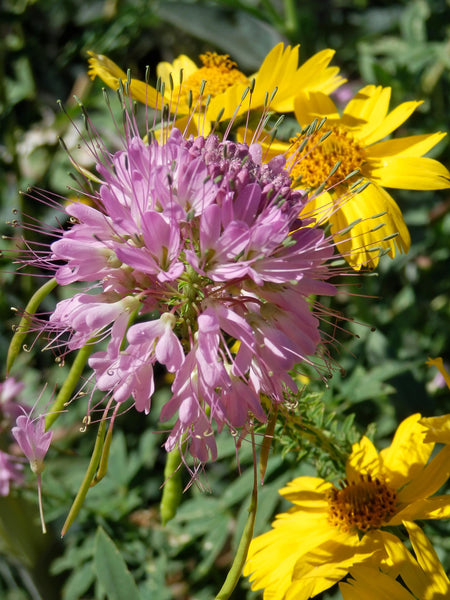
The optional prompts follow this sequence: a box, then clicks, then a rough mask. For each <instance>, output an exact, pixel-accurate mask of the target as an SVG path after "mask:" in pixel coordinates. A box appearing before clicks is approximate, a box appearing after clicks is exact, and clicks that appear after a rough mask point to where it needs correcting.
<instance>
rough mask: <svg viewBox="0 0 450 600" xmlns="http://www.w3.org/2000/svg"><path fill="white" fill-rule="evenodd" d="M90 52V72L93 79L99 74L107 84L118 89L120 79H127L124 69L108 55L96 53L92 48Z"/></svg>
mask: <svg viewBox="0 0 450 600" xmlns="http://www.w3.org/2000/svg"><path fill="white" fill-rule="evenodd" d="M88 54H89V56H90V58H89V59H88V64H89V69H88V74H89V77H90V78H91V79H95V78H96V77H97V76H98V77H100V79H101V80H102V81H104V82H105V83H106V85H109V87H111V88H113V89H117V85H118V83H117V81H118V79H122V81H126V80H127V74H126V73H125V71H122V69H121V68H120V67H119V66H118V65H116V63H115V62H113V61H112V60H110V59H109V58H108V57H107V56H104V55H103V54H96V53H95V52H92V51H91V50H89V51H88Z"/></svg>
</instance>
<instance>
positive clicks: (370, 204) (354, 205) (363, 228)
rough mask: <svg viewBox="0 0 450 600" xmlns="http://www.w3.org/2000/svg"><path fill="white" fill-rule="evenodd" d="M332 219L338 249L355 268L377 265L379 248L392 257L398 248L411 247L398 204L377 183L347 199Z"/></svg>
mask: <svg viewBox="0 0 450 600" xmlns="http://www.w3.org/2000/svg"><path fill="white" fill-rule="evenodd" d="M361 219H363V220H362V221H360V220H361ZM330 222H331V233H332V235H333V239H334V241H335V242H336V244H337V247H338V250H339V252H340V253H341V254H342V255H343V256H344V257H345V259H346V260H347V262H348V263H349V264H350V265H351V266H352V267H353V268H354V269H360V268H361V267H362V266H367V267H369V268H374V267H376V265H377V264H378V260H379V254H380V251H382V252H385V253H386V252H387V253H388V254H389V256H390V257H391V258H393V257H394V256H395V254H396V249H397V250H399V251H400V252H408V250H409V246H410V243H411V238H410V235H409V232H408V228H407V227H406V224H405V222H404V220H403V216H402V213H401V211H400V209H399V207H398V205H397V204H396V202H395V200H394V199H393V198H392V197H391V196H390V195H389V194H388V193H387V192H386V190H384V189H383V188H381V187H379V186H378V185H376V184H375V183H371V184H370V185H369V186H368V187H367V188H365V189H364V190H363V191H362V192H360V193H358V194H355V195H353V196H351V197H350V198H349V199H348V200H346V201H344V202H343V203H342V205H340V209H339V210H337V211H336V212H335V214H333V215H332V216H331V217H330ZM352 223H353V224H354V225H353V227H352V228H351V230H350V231H347V230H348V228H349V226H350V225H351V224H352ZM342 231H343V232H344V233H340V232H342Z"/></svg>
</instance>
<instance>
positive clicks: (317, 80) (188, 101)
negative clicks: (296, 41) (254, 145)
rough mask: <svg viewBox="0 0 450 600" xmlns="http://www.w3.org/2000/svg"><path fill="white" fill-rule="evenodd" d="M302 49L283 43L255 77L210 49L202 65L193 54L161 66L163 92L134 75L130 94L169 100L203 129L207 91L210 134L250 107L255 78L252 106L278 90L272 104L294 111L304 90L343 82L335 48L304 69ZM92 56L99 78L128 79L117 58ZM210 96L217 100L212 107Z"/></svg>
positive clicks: (113, 83) (92, 72)
mask: <svg viewBox="0 0 450 600" xmlns="http://www.w3.org/2000/svg"><path fill="white" fill-rule="evenodd" d="M298 48H299V47H298V46H295V47H294V48H291V47H290V46H287V47H286V48H284V45H283V44H281V43H280V44H278V45H277V46H275V47H274V48H273V49H272V50H271V51H270V52H269V54H268V55H267V56H266V58H265V59H264V61H263V63H262V64H261V68H260V70H259V71H258V73H256V74H255V75H254V76H252V78H248V77H246V76H245V75H244V74H243V73H241V71H239V70H238V69H237V68H236V63H234V62H233V61H231V60H230V59H229V57H228V55H218V54H216V53H211V52H207V53H206V54H203V55H201V56H200V60H201V61H202V63H203V64H202V66H201V67H198V66H197V65H196V64H195V63H194V62H193V61H192V60H191V59H190V58H188V57H187V56H185V55H181V56H179V57H178V58H176V59H175V60H174V62H173V63H168V62H161V63H159V64H158V66H157V69H156V74H157V76H158V77H159V78H160V80H161V83H162V86H163V89H162V90H161V91H160V92H157V90H156V89H155V88H154V87H152V86H150V85H148V84H147V83H145V82H143V81H139V80H138V79H134V78H132V79H131V81H130V93H131V96H132V97H133V98H134V99H135V100H139V101H140V102H143V103H145V104H148V105H149V106H151V107H158V108H161V107H162V105H163V104H167V105H168V106H169V107H170V108H171V111H175V110H176V113H177V116H184V115H191V114H192V117H191V120H192V119H193V120H194V121H195V123H196V125H197V127H198V125H199V118H200V114H199V113H200V111H199V106H197V102H198V101H199V99H200V95H201V97H202V109H203V111H205V110H207V118H204V117H205V114H204V112H203V116H202V117H201V127H202V132H203V133H204V134H207V133H209V131H210V123H211V122H212V121H213V120H215V119H217V118H218V116H219V115H220V118H221V120H226V119H230V118H231V117H233V115H238V114H242V113H246V112H247V111H248V101H247V103H243V102H242V96H243V94H244V92H245V90H246V89H247V88H249V86H250V83H251V79H253V78H254V79H255V84H254V89H253V92H252V94H251V109H252V110H256V109H261V108H262V107H263V106H264V105H265V100H266V95H269V96H271V95H272V92H274V91H275V90H277V91H276V93H275V96H274V98H273V100H272V102H271V108H272V110H277V111H279V112H280V111H293V109H294V98H295V96H296V95H297V94H298V90H299V89H301V90H303V91H304V93H305V94H307V93H308V92H309V91H310V90H317V91H321V92H323V93H329V92H331V91H333V90H334V89H336V88H337V87H338V86H339V85H340V84H341V83H342V82H343V80H342V78H341V77H339V76H338V75H337V72H338V68H337V67H328V63H329V62H330V60H331V58H332V57H333V55H334V51H333V50H329V49H328V50H322V51H321V52H319V53H318V54H315V55H314V56H313V57H312V58H310V59H309V60H308V61H306V62H305V63H304V64H303V65H301V66H300V67H298ZM88 54H89V55H90V58H89V76H90V77H91V79H94V78H95V77H96V76H98V77H100V79H102V80H103V81H104V82H105V83H106V84H107V85H108V86H109V87H111V88H113V89H117V88H118V87H119V81H120V80H122V81H124V82H125V81H126V80H127V75H126V73H125V72H124V71H122V69H121V68H120V67H118V66H117V65H116V64H115V63H114V62H113V61H112V60H110V59H109V58H107V57H106V56H103V55H101V54H95V53H94V52H89V53H88ZM181 72H182V75H181ZM202 82H203V83H202ZM161 92H162V93H161ZM208 96H211V98H210V100H209V104H208V106H206V99H207V97H208ZM248 96H249V97H250V95H248ZM187 123H188V119H187V118H185V119H184V121H183V122H178V123H177V124H178V126H179V127H181V126H182V125H183V124H187Z"/></svg>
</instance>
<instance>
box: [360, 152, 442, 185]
mask: <svg viewBox="0 0 450 600" xmlns="http://www.w3.org/2000/svg"><path fill="white" fill-rule="evenodd" d="M370 178H371V179H373V180H374V181H376V182H378V183H379V184H380V185H382V186H384V187H391V188H399V189H403V190H443V189H446V188H448V187H450V173H449V171H448V170H447V169H446V168H445V167H444V165H443V164H441V163H440V162H439V161H437V160H434V159H433V158H423V157H422V158H421V157H414V156H411V157H409V156H408V157H403V156H399V157H396V156H395V157H385V158H384V159H380V160H377V161H376V162H375V161H374V164H373V165H372V164H371V165H370Z"/></svg>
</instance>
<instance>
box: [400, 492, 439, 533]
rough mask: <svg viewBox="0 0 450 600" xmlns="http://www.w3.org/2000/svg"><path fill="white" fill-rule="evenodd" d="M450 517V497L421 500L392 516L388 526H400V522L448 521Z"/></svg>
mask: <svg viewBox="0 0 450 600" xmlns="http://www.w3.org/2000/svg"><path fill="white" fill-rule="evenodd" d="M449 516H450V495H448V494H445V495H443V496H433V497H432V498H423V499H422V500H417V501H415V502H413V503H412V504H409V505H408V506H406V508H404V509H403V510H401V511H400V512H398V513H397V514H396V515H394V517H393V519H392V520H390V521H389V525H400V524H401V523H402V521H405V520H407V521H421V520H423V519H448V518H449Z"/></svg>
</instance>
